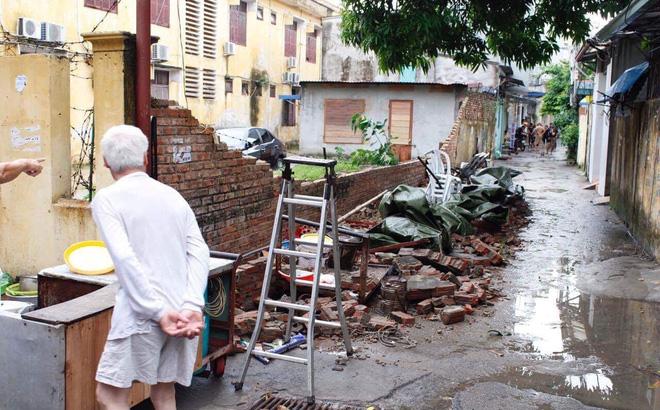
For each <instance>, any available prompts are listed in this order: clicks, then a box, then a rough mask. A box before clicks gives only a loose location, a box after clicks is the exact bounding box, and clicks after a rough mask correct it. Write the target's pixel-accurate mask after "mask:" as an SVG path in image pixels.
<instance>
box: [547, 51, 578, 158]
mask: <svg viewBox="0 0 660 410" xmlns="http://www.w3.org/2000/svg"><path fill="white" fill-rule="evenodd" d="M543 73H544V75H546V76H548V77H549V78H548V80H547V81H546V83H545V89H546V92H545V95H544V96H543V104H542V105H541V114H545V115H547V114H549V115H552V116H553V123H554V124H555V126H557V128H558V129H559V130H560V132H561V142H562V143H563V144H564V145H565V146H566V156H567V157H568V159H570V160H575V158H576V156H577V145H578V134H579V133H578V117H577V111H576V110H575V108H573V107H571V97H570V95H571V71H570V67H569V66H568V63H567V62H561V63H559V64H553V65H550V66H548V67H546V68H545V69H544V70H543Z"/></svg>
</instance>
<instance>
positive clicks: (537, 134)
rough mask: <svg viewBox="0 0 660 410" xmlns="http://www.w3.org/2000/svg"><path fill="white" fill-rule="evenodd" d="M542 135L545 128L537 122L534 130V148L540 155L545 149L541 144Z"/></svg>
mask: <svg viewBox="0 0 660 410" xmlns="http://www.w3.org/2000/svg"><path fill="white" fill-rule="evenodd" d="M543 133H545V127H544V126H543V124H541V123H540V122H539V123H537V124H536V127H535V128H534V141H535V142H536V148H537V149H539V150H540V151H541V155H543V152H544V148H545V147H544V143H543Z"/></svg>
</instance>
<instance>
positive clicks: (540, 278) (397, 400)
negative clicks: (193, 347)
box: [177, 152, 660, 410]
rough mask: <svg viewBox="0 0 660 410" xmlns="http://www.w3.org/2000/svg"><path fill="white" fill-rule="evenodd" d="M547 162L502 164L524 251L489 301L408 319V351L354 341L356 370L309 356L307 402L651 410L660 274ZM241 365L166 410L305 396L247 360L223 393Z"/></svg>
mask: <svg viewBox="0 0 660 410" xmlns="http://www.w3.org/2000/svg"><path fill="white" fill-rule="evenodd" d="M561 155H563V154H562V153H561V152H558V153H557V154H556V155H555V156H554V157H550V158H543V159H539V158H538V157H537V156H536V155H534V154H531V153H525V154H523V155H521V156H518V157H515V158H514V159H512V160H510V161H504V162H502V164H503V165H507V166H511V167H514V168H517V169H519V170H521V171H523V172H524V173H523V174H522V175H521V176H519V177H518V178H516V182H517V183H518V184H522V185H524V186H525V188H526V198H527V200H528V202H529V204H530V208H531V210H532V215H531V221H530V224H529V225H528V226H527V227H526V228H523V230H522V232H521V234H520V235H521V239H522V241H523V242H524V244H525V246H524V248H523V249H521V250H520V251H518V253H517V254H516V255H515V257H514V258H511V259H510V260H509V264H508V266H506V267H505V268H503V269H501V270H500V271H499V272H497V273H496V278H499V279H498V280H495V281H494V283H495V284H494V287H496V288H500V289H502V290H503V292H504V293H505V294H506V296H505V298H504V299H503V300H500V301H499V302H497V303H496V304H495V306H494V307H486V308H479V309H478V310H477V311H476V312H475V314H474V316H472V317H469V318H468V319H467V321H466V322H463V323H459V324H456V325H453V326H444V325H442V324H440V323H438V322H428V321H425V320H423V319H420V318H418V322H421V323H422V326H421V327H420V328H412V329H411V330H410V331H409V332H408V334H409V336H410V337H411V338H412V339H414V340H416V341H417V346H416V347H414V348H412V349H404V348H397V347H394V348H389V347H385V346H384V345H381V344H372V343H367V342H366V341H361V340H357V341H356V342H355V345H356V346H357V347H358V350H359V356H361V357H362V359H363V360H360V359H351V360H350V361H349V362H348V364H347V366H346V367H345V370H344V371H343V372H336V371H333V370H331V369H332V367H333V366H334V358H335V356H334V355H333V354H329V353H320V354H318V355H317V356H316V357H317V358H318V360H317V363H316V385H317V391H316V396H317V398H318V399H322V400H330V401H334V402H338V403H345V404H354V405H360V406H365V405H367V404H372V405H377V406H379V407H380V408H383V409H443V408H454V409H482V408H483V409H499V408H501V409H536V408H544V409H546V408H547V409H586V408H593V407H596V408H613V409H620V408H621V409H653V410H660V373H657V372H658V371H660V345H659V343H658V341H659V340H660V268H659V267H658V265H657V264H656V263H655V262H653V261H651V260H650V259H648V258H646V257H645V256H644V255H643V254H641V252H640V251H639V249H638V247H637V246H636V245H635V243H634V241H633V240H632V239H631V237H630V236H629V234H628V233H627V230H626V228H625V226H624V225H623V224H622V223H621V221H620V220H619V219H618V218H617V217H616V215H615V214H614V213H613V212H612V211H611V210H609V209H608V207H607V206H603V205H595V204H593V203H592V202H591V201H593V200H594V199H596V198H597V195H596V193H595V192H594V191H588V190H583V189H582V187H583V186H584V185H586V182H585V179H584V177H583V176H582V175H581V173H580V171H579V170H578V169H576V168H574V167H570V166H567V165H565V162H564V161H563V160H561V159H560V158H561ZM491 329H496V330H499V331H500V332H502V333H503V334H504V335H505V336H492V335H489V332H488V331H489V330H491ZM438 330H440V332H438ZM507 334H510V335H509V336H506V335H507ZM302 353H303V352H301V351H298V352H297V353H296V354H302ZM367 356H368V357H367ZM244 359H245V357H244V356H243V355H237V356H234V357H232V358H231V359H230V360H229V361H228V365H227V372H226V374H225V376H224V377H223V378H221V379H208V380H206V379H195V380H194V382H193V386H191V387H190V388H186V389H180V390H179V391H178V400H177V401H178V403H179V404H178V406H179V409H184V410H185V409H245V408H249V404H250V403H252V402H254V401H255V400H256V399H257V398H258V397H259V396H260V395H261V394H263V393H265V392H267V391H272V392H279V393H280V394H282V395H288V396H294V397H303V396H305V394H306V371H305V370H306V369H305V368H304V367H302V366H299V365H295V364H292V363H285V362H282V361H274V362H272V363H271V364H270V365H268V366H264V365H262V364H260V363H258V362H255V361H253V362H252V364H251V366H250V371H249V373H248V377H247V380H246V383H245V387H244V389H243V391H241V392H234V390H233V387H232V385H231V382H232V381H235V380H236V379H237V377H238V375H239V370H240V369H239V367H240V366H242V364H243V361H244Z"/></svg>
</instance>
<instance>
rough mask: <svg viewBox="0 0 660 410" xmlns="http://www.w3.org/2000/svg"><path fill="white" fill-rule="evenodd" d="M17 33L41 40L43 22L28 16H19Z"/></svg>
mask: <svg viewBox="0 0 660 410" xmlns="http://www.w3.org/2000/svg"><path fill="white" fill-rule="evenodd" d="M16 35H17V36H20V37H28V38H34V39H37V40H41V23H39V22H38V21H37V20H33V19H29V18H26V17H19V18H18V22H17V23H16Z"/></svg>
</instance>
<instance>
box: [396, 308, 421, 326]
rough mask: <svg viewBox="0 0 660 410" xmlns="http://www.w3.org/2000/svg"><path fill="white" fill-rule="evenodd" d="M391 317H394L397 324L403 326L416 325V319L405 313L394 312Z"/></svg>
mask: <svg viewBox="0 0 660 410" xmlns="http://www.w3.org/2000/svg"><path fill="white" fill-rule="evenodd" d="M390 316H392V319H394V321H395V322H397V323H399V324H401V325H403V326H413V325H414V324H415V317H414V316H411V315H409V314H407V313H404V312H400V311H396V312H392V313H390Z"/></svg>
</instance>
